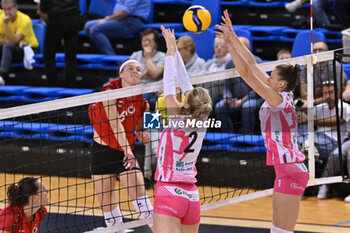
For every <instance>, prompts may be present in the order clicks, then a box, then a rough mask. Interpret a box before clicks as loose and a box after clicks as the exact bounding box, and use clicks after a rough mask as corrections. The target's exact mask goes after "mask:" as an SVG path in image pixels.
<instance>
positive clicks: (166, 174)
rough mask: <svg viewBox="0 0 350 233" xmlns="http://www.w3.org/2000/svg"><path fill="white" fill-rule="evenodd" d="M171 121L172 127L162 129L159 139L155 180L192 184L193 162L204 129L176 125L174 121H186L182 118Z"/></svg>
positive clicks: (195, 180)
mask: <svg viewBox="0 0 350 233" xmlns="http://www.w3.org/2000/svg"><path fill="white" fill-rule="evenodd" d="M171 121H172V127H169V128H165V129H164V130H163V132H162V135H161V138H160V141H159V146H158V152H157V159H158V161H157V162H158V163H157V170H156V174H155V180H156V181H162V182H171V183H174V182H179V183H190V184H194V183H196V182H197V179H196V175H197V169H196V166H195V164H196V161H197V157H198V155H199V152H200V150H201V147H202V142H203V138H204V136H205V133H206V129H205V128H200V129H198V128H181V127H179V126H178V125H176V122H181V121H186V119H184V118H176V119H171Z"/></svg>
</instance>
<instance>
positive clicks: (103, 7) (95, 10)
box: [88, 0, 116, 17]
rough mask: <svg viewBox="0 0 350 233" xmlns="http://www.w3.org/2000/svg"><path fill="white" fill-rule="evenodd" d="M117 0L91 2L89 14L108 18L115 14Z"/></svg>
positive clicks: (94, 0) (92, 0) (93, 0)
mask: <svg viewBox="0 0 350 233" xmlns="http://www.w3.org/2000/svg"><path fill="white" fill-rule="evenodd" d="M115 3H116V0H91V2H90V5H89V10H88V12H89V13H90V14H98V15H101V16H102V17H106V16H108V15H111V14H112V13H113V9H114V5H115Z"/></svg>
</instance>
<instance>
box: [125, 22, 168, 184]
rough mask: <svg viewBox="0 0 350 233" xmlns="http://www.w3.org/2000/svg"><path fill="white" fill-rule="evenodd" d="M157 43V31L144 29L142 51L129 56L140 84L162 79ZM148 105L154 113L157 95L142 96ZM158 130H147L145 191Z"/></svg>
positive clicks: (161, 62) (163, 56)
mask: <svg viewBox="0 0 350 233" xmlns="http://www.w3.org/2000/svg"><path fill="white" fill-rule="evenodd" d="M158 41H159V36H158V31H157V30H155V29H151V28H146V29H145V30H144V31H143V32H142V35H141V45H142V50H140V51H137V52H134V53H133V54H131V57H130V59H135V60H136V61H138V62H139V63H140V65H141V69H142V76H141V81H140V84H147V83H152V82H155V81H158V80H160V79H162V74H163V70H164V62H165V53H163V52H160V51H158V50H157V46H158ZM144 97H145V99H147V101H148V103H149V104H150V111H154V108H155V105H156V101H157V94H156V93H154V92H152V93H146V94H144ZM159 132H160V131H159V130H153V129H150V130H149V135H150V143H148V144H146V145H145V160H144V180H145V187H146V189H148V188H151V187H152V179H151V178H152V158H153V157H154V156H152V155H156V154H157V148H158V141H159V137H160V133H159Z"/></svg>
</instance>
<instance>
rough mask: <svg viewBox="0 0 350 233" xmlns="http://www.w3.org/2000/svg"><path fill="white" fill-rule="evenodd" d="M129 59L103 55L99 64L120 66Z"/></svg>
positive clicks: (126, 56)
mask: <svg viewBox="0 0 350 233" xmlns="http://www.w3.org/2000/svg"><path fill="white" fill-rule="evenodd" d="M129 58H130V56H128V55H105V56H103V57H102V58H101V62H102V63H106V64H120V63H122V62H123V61H125V60H127V59H129Z"/></svg>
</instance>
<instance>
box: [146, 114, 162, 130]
mask: <svg viewBox="0 0 350 233" xmlns="http://www.w3.org/2000/svg"><path fill="white" fill-rule="evenodd" d="M160 116H161V114H160V112H159V111H157V112H144V113H143V128H145V129H160Z"/></svg>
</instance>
